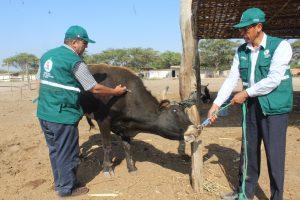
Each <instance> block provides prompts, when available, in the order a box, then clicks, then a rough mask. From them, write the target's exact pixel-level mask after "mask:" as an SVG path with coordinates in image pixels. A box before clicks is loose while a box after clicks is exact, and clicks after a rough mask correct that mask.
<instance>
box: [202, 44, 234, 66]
mask: <svg viewBox="0 0 300 200" xmlns="http://www.w3.org/2000/svg"><path fill="white" fill-rule="evenodd" d="M238 45H239V43H238V42H233V41H230V40H224V39H218V40H212V39H203V40H200V43H199V52H200V65H201V66H203V67H204V68H211V69H213V70H226V69H229V68H230V66H231V62H232V59H233V57H234V53H235V50H236V48H237V46H238Z"/></svg>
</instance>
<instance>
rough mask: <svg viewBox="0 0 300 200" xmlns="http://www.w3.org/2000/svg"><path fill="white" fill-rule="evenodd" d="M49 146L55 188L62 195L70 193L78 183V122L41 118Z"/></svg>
mask: <svg viewBox="0 0 300 200" xmlns="http://www.w3.org/2000/svg"><path fill="white" fill-rule="evenodd" d="M40 125H41V127H42V130H43V132H44V135H45V138H46V142H47V145H48V148H49V157H50V162H51V166H52V172H53V176H54V184H55V190H56V191H57V192H58V194H59V195H60V196H67V195H70V194H71V192H72V189H73V188H74V186H75V184H76V169H77V166H78V164H79V144H78V128H77V124H73V125H68V124H59V123H53V122H48V121H45V120H42V119H40Z"/></svg>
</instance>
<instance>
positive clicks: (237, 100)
mask: <svg viewBox="0 0 300 200" xmlns="http://www.w3.org/2000/svg"><path fill="white" fill-rule="evenodd" d="M248 97H249V95H248V93H247V92H246V90H243V91H241V92H239V93H237V94H236V95H234V97H233V99H232V100H231V104H232V105H234V104H242V103H244V102H245V101H246V99H247V98H248Z"/></svg>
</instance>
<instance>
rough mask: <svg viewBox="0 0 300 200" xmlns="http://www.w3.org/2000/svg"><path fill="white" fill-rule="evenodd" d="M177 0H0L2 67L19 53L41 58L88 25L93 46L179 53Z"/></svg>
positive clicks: (91, 49) (93, 49)
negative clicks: (68, 34) (71, 30)
mask: <svg viewBox="0 0 300 200" xmlns="http://www.w3.org/2000/svg"><path fill="white" fill-rule="evenodd" d="M179 4H180V1H179V0H84V1H83V0H0V19H1V20H0V27H1V28H0V66H1V65H2V61H3V59H5V58H8V57H11V56H14V55H17V54H19V53H23V52H25V53H31V54H34V55H36V56H38V57H40V56H41V55H42V54H43V53H45V52H46V51H47V50H49V49H52V48H55V47H57V46H60V45H61V44H62V43H63V39H64V34H65V32H66V30H67V29H68V28H69V27H70V26H72V25H80V26H82V27H84V28H85V29H86V30H87V32H88V35H89V37H90V38H91V39H93V40H95V41H96V43H95V44H90V45H89V47H88V49H87V53H88V54H94V53H100V52H102V51H103V50H106V49H109V48H132V47H142V48H153V49H154V50H158V51H166V50H170V51H175V52H181V51H182V50H181V48H182V46H181V34H180V26H179V6H180V5H179Z"/></svg>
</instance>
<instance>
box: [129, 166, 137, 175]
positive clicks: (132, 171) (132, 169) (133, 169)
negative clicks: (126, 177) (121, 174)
mask: <svg viewBox="0 0 300 200" xmlns="http://www.w3.org/2000/svg"><path fill="white" fill-rule="evenodd" d="M128 172H129V173H131V174H133V173H136V172H137V168H136V167H135V166H133V167H129V168H128Z"/></svg>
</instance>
